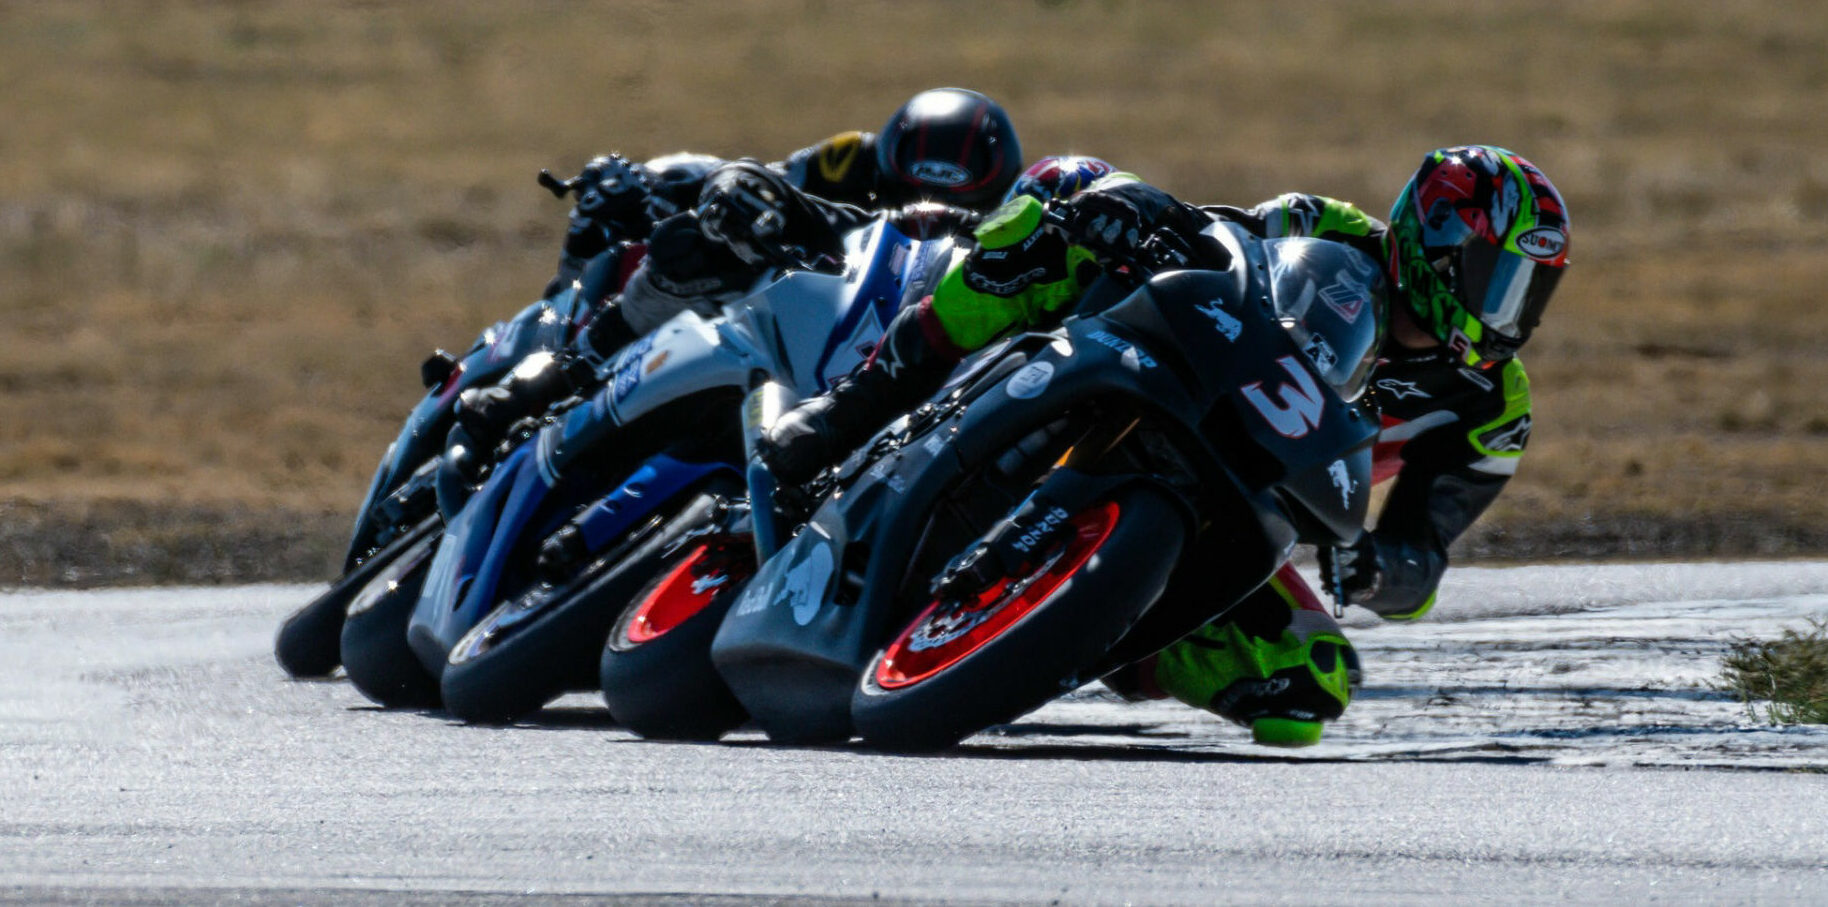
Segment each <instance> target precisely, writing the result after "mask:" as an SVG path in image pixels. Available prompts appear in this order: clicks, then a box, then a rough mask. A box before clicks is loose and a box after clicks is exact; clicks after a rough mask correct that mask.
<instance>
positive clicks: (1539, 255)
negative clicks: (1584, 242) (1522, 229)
mask: <svg viewBox="0 0 1828 907" xmlns="http://www.w3.org/2000/svg"><path fill="white" fill-rule="evenodd" d="M1567 247H1568V237H1567V236H1565V235H1564V234H1563V233H1562V232H1561V231H1560V230H1557V229H1555V228H1553V227H1537V228H1536V229H1534V230H1531V231H1529V232H1528V233H1525V234H1523V235H1522V236H1519V237H1517V248H1519V249H1522V250H1523V254H1525V255H1528V256H1530V257H1531V258H1534V259H1538V260H1540V261H1554V260H1555V259H1556V258H1558V257H1560V255H1561V252H1562V250H1563V249H1565V248H1567Z"/></svg>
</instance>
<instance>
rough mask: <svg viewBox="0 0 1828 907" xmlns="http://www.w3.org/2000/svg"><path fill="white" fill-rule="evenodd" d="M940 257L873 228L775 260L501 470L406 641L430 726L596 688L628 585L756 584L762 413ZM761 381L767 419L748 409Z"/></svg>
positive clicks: (857, 338)
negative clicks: (663, 579)
mask: <svg viewBox="0 0 1828 907" xmlns="http://www.w3.org/2000/svg"><path fill="white" fill-rule="evenodd" d="M951 248H952V244H951V241H950V240H943V239H942V240H914V239H911V238H909V237H908V236H906V235H904V234H902V233H901V232H900V231H899V230H897V229H896V227H895V226H894V225H893V224H892V223H890V221H889V220H888V219H887V218H886V217H879V218H877V219H876V220H874V221H872V222H871V223H869V224H868V225H866V226H864V227H862V228H860V229H857V230H854V231H852V232H851V233H850V234H848V235H847V236H846V237H845V238H844V251H843V257H842V261H840V262H835V263H834V262H825V263H811V262H805V261H801V260H798V259H796V258H794V257H793V256H792V255H790V254H788V253H787V252H786V250H778V253H777V255H776V256H775V257H777V258H778V259H780V261H781V263H782V264H788V265H790V266H788V267H783V268H780V269H777V270H771V271H770V272H768V273H767V274H765V275H764V276H763V277H762V278H761V279H759V280H758V281H757V283H756V285H755V286H754V288H753V289H752V290H751V291H750V292H749V293H748V294H746V295H745V296H743V297H742V298H740V299H738V300H735V301H733V302H730V303H727V304H725V305H723V306H722V307H721V308H720V310H718V311H717V312H716V313H715V316H716V317H712V318H708V319H707V318H705V317H702V316H701V315H700V314H698V313H695V312H686V313H682V314H681V315H679V316H677V317H675V318H674V319H673V320H672V321H670V322H668V323H667V324H666V325H663V326H662V327H661V328H660V329H658V330H657V331H655V332H654V333H652V334H650V335H648V336H647V337H645V338H643V339H642V340H639V341H637V342H635V343H634V344H631V345H630V346H629V347H627V348H626V349H624V350H623V351H622V352H621V353H620V354H618V356H617V357H616V358H615V359H614V360H613V362H612V365H611V369H610V375H611V377H610V378H609V380H608V381H607V382H606V383H605V385H604V386H603V387H602V389H601V390H599V391H598V392H597V393H596V394H595V395H594V396H593V397H592V398H591V400H590V401H589V402H588V403H587V404H581V405H577V406H574V407H573V408H571V409H570V410H568V411H567V412H565V413H564V414H563V415H562V416H560V417H559V418H558V419H556V420H555V421H552V422H551V423H549V424H547V425H545V426H544V427H543V428H541V429H540V430H539V431H538V433H537V435H536V436H534V437H532V438H531V439H530V442H529V443H527V444H524V445H522V446H521V447H519V448H517V449H516V450H515V451H514V452H513V453H511V454H510V455H509V457H508V458H507V460H506V461H504V462H503V463H502V465H501V466H500V467H499V468H498V469H497V470H496V471H495V472H494V473H493V474H492V475H491V476H490V477H489V480H488V482H487V483H485V484H484V486H483V487H482V488H481V489H479V490H478V491H477V492H476V493H475V495H474V497H473V498H472V499H471V501H470V503H469V504H467V505H466V506H465V507H464V509H463V511H462V512H461V513H460V514H459V515H458V517H457V518H455V519H454V520H452V522H451V523H450V525H449V526H448V527H447V529H446V533H445V541H444V543H443V544H442V545H441V546H440V547H439V548H438V550H437V553H436V554H435V556H433V557H432V558H431V562H430V565H429V578H428V579H427V580H426V582H425V583H424V589H423V592H422V593H421V594H420V595H419V597H418V601H417V604H416V606H415V608H414V610H413V613H412V615H411V617H410V620H409V622H408V624H407V628H406V639H407V644H408V645H409V646H410V648H411V650H412V652H413V653H414V654H415V655H416V656H417V659H418V664H419V666H421V667H422V668H423V669H424V670H425V672H426V674H427V676H430V677H436V678H438V679H439V687H440V692H441V698H442V701H443V704H444V707H445V709H446V710H447V711H449V712H450V713H451V714H453V715H456V716H457V717H459V718H463V719H465V720H469V721H476V722H489V723H500V722H505V721H510V720H512V719H514V718H517V717H520V716H522V715H525V714H527V713H529V712H532V711H535V710H537V709H539V708H540V707H541V706H543V705H544V704H545V703H546V702H548V701H550V700H551V699H553V698H554V697H556V696H558V695H560V694H562V693H564V692H566V691H567V690H578V689H590V688H593V687H595V686H597V684H598V680H599V673H598V659H599V656H600V655H601V653H602V650H603V643H604V639H605V637H606V635H607V634H608V632H609V629H610V624H611V622H612V621H613V620H614V619H615V618H616V617H617V615H618V614H619V613H620V610H621V609H622V607H623V605H624V604H625V603H626V602H627V601H628V600H629V599H630V597H631V596H632V595H633V594H634V593H635V592H636V591H637V590H638V589H640V588H641V586H642V585H643V584H645V583H648V582H649V581H650V580H651V579H652V578H653V577H654V576H656V575H660V574H665V573H668V572H670V571H671V570H672V569H673V568H675V567H676V566H677V565H678V564H679V563H680V562H682V561H684V560H692V559H693V558H697V560H696V561H693V563H694V566H695V567H702V566H703V565H704V563H705V561H706V558H707V557H708V555H707V554H706V552H707V551H709V550H711V549H713V548H714V549H715V550H716V552H717V553H718V554H719V555H720V557H721V558H722V559H723V560H722V561H721V562H722V563H724V564H725V569H731V570H742V569H745V568H744V565H745V564H747V565H748V566H747V568H746V569H748V570H753V563H754V556H753V554H752V553H750V548H751V544H750V542H749V536H750V531H749V520H748V519H747V511H748V506H747V501H746V494H745V492H746V491H747V490H748V489H747V487H746V482H745V476H744V470H743V468H742V464H743V463H744V462H745V459H746V453H747V452H748V451H749V449H750V448H751V447H752V446H753V442H754V439H755V437H756V436H757V433H758V432H759V430H760V425H761V420H760V416H759V413H760V409H761V408H762V407H764V406H766V407H769V408H772V409H778V408H779V407H783V406H787V405H791V403H792V402H794V400H796V399H798V397H799V396H801V395H810V394H815V393H818V392H820V391H823V390H825V389H827V388H828V387H829V386H830V384H831V382H833V381H834V380H836V379H837V378H839V377H841V376H843V375H846V374H849V373H850V371H851V370H852V369H854V368H855V367H856V366H857V365H858V364H859V363H860V362H861V361H862V359H863V357H864V356H866V355H868V354H869V353H870V351H871V350H873V349H874V347H875V344H876V342H877V340H878V339H879V338H880V337H881V334H882V331H883V329H884V328H885V327H886V326H887V324H888V322H889V321H890V320H891V319H892V318H893V317H894V315H895V313H896V312H897V311H898V310H899V309H900V307H901V306H903V305H905V304H908V303H909V302H910V301H911V300H917V299H919V298H920V296H922V295H925V294H926V293H927V292H930V290H931V284H932V282H933V281H935V280H937V278H938V277H939V276H940V275H942V274H943V273H944V270H945V267H946V265H947V264H948V262H949V257H950V251H951ZM763 382H768V383H767V384H766V386H767V387H768V388H770V391H769V393H770V394H772V396H770V397H769V398H768V399H767V400H766V401H764V400H763V399H762V397H761V396H759V395H758V394H757V393H755V392H753V390H752V389H754V388H756V387H757V386H758V385H760V384H762V383H763ZM561 466H562V467H563V468H561ZM580 467H585V468H580ZM605 489H607V491H608V493H607V494H604V490H605ZM593 501H594V502H593ZM586 503H587V504H588V505H589V506H582V505H583V504H586ZM580 508H582V509H580ZM713 536H715V538H713ZM701 572H702V571H701ZM745 575H746V574H745ZM727 579H728V577H724V578H723V579H719V578H717V577H712V576H708V575H707V576H701V577H699V578H698V580H697V585H698V587H699V588H700V589H714V588H715V587H717V586H718V585H720V584H722V583H723V582H725V581H726V580H727ZM702 652H703V647H702V646H701V647H699V653H700V657H701V658H702Z"/></svg>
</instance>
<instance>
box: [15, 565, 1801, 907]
mask: <svg viewBox="0 0 1828 907" xmlns="http://www.w3.org/2000/svg"><path fill="white" fill-rule="evenodd" d="M314 591H315V589H313V588H310V587H300V586H263V587H251V588H242V589H210V590H196V589H170V590H156V591H145V590H141V591H126V592H98V593H72V592H54V593H41V592H12V593H0V903H53V904H86V903H131V904H164V903H180V904H198V903H203V904H208V903H385V904H397V903H423V904H447V903H467V904H492V903H496V902H505V901H511V900H521V899H524V898H526V897H527V896H529V895H532V896H534V897H535V898H538V899H545V900H556V901H569V900H576V901H579V902H583V901H593V902H596V901H603V900H626V901H629V902H642V903H703V902H720V901H722V902H731V903H738V902H740V903H751V902H758V901H759V902H770V903H819V902H848V901H854V900H871V901H875V902H877V903H903V902H949V903H976V902H1010V901H1012V902H1024V903H1037V902H1038V903H1047V902H1050V901H1056V900H1057V901H1059V902H1062V903H1122V902H1133V903H1149V904H1153V903H1212V902H1279V901H1289V902H1301V903H1309V902H1316V901H1342V900H1350V901H1353V902H1357V903H1373V904H1376V903H1404V904H1407V903H1417V902H1444V901H1452V902H1462V901H1465V900H1468V899H1477V900H1480V901H1485V902H1499V903H1540V902H1543V901H1547V900H1573V901H1576V902H1594V901H1602V900H1603V901H1609V902H1621V901H1622V902H1626V903H1637V902H1646V901H1670V902H1677V903H1691V902H1698V901H1700V902H1709V903H1717V902H1761V903H1791V902H1795V903H1828V728H1770V727H1766V726H1762V725H1760V724H1758V723H1757V722H1756V721H1755V720H1754V719H1752V718H1751V717H1750V716H1748V714H1747V712H1746V710H1745V708H1744V707H1743V706H1741V705H1739V704H1738V703H1736V702H1734V701H1732V700H1731V699H1730V698H1728V697H1726V696H1724V695H1723V694H1721V693H1719V692H1717V691H1715V690H1713V689H1712V688H1711V686H1710V684H1711V682H1712V680H1713V678H1714V677H1715V676H1716V674H1717V671H1718V665H1719V657H1720V654H1721V653H1722V652H1723V651H1724V650H1725V649H1726V647H1727V645H1728V644H1729V642H1730V640H1731V639H1732V638H1734V637H1735V636H1744V635H1753V636H1765V635H1771V634H1774V633H1775V632H1777V630H1778V629H1779V628H1781V627H1786V626H1797V625H1800V624H1801V623H1802V622H1803V621H1804V620H1805V619H1807V618H1809V617H1823V616H1828V563H1783V564H1751V565H1700V566H1678V565H1661V566H1637V567H1632V566H1625V567H1529V568H1516V569H1509V570H1472V569H1465V570H1456V571H1454V573H1453V574H1452V575H1451V576H1450V582H1449V584H1448V586H1447V587H1446V588H1445V590H1444V592H1443V596H1442V603H1441V605H1440V606H1439V607H1438V608H1437V609H1436V611H1437V614H1435V615H1433V616H1432V617H1431V619H1430V620H1429V621H1425V622H1423V623H1420V624H1415V625H1405V626H1397V625H1377V624H1375V623H1373V622H1371V621H1370V620H1368V619H1353V620H1352V621H1350V622H1349V624H1348V626H1349V629H1350V632H1351V633H1352V635H1353V638H1354V639H1355V640H1356V641H1357V643H1358V645H1359V647H1360V650H1361V652H1362V653H1363V654H1364V657H1365V660H1366V662H1367V665H1368V670H1369V672H1370V673H1369V676H1368V678H1367V687H1366V689H1365V691H1364V693H1363V695H1362V696H1361V697H1360V699H1359V700H1358V701H1357V702H1355V703H1354V706H1353V709H1352V711H1351V712H1350V713H1348V715H1347V717H1346V719H1345V720H1343V721H1342V722H1340V723H1339V724H1338V725H1336V726H1335V727H1333V728H1332V729H1331V730H1330V731H1329V734H1328V739H1327V740H1326V741H1325V742H1323V743H1322V744H1321V745H1320V746H1317V747H1314V748H1311V749H1307V750H1301V751H1293V752H1285V751H1277V750H1270V749H1264V748H1260V747H1256V746H1253V745H1251V744H1250V743H1249V742H1248V740H1247V738H1246V737H1245V736H1244V735H1243V734H1242V733H1241V732H1240V731H1238V730H1237V729H1235V728H1232V727H1229V726H1227V725H1223V724H1221V723H1219V722H1216V721H1214V720H1212V719H1210V718H1209V717H1206V716H1203V715H1201V714H1200V713H1197V712H1193V711H1191V710H1188V709H1185V708H1182V707H1180V706H1176V705H1173V704H1171V703H1153V704H1146V705H1131V704H1125V703H1121V702H1118V701H1116V700H1114V699H1112V698H1110V697H1108V696H1106V695H1103V694H1101V693H1099V692H1097V691H1096V690H1095V689H1094V690H1087V691H1082V692H1081V693H1079V694H1075V696H1073V697H1072V698H1070V699H1068V700H1065V701H1062V702H1059V703H1056V704H1054V705H1051V706H1049V707H1048V708H1046V709H1043V710H1041V711H1039V712H1037V713H1035V714H1033V715H1030V716H1028V717H1026V718H1024V719H1023V720H1022V721H1021V722H1019V723H1017V724H1014V725H1011V726H1008V727H1004V728H1000V729H997V730H995V731H993V732H991V733H987V734H983V735H979V736H977V737H974V738H972V739H971V740H969V741H967V742H966V744H965V745H964V746H962V747H960V748H959V749H957V750H956V751H953V752H949V753H945V754H942V755H936V756H924V757H901V756H888V755H881V754H877V753H873V752H869V751H865V750H860V749H850V748H838V749H831V748H827V749H796V748H784V747H775V746H772V745H769V744H768V743H767V742H766V741H765V740H763V739H762V738H761V737H760V736H758V735H756V734H754V733H749V732H745V733H740V734H738V735H736V736H735V737H733V738H732V739H731V740H730V741H727V742H725V743H723V744H721V745H679V744H656V743H648V742H644V741H640V740H637V739H635V738H634V737H632V736H630V735H628V734H626V733H624V732H622V731H619V730H617V729H616V728H615V727H614V726H613V724H611V723H610V722H609V721H608V719H607V717H606V716H605V715H604V713H603V712H601V711H600V710H599V709H597V708H596V707H595V706H594V703H593V700H592V699H591V698H590V697H588V696H583V695H578V696H571V697H567V698H565V699H562V700H560V701H559V702H558V703H556V704H555V706H554V707H552V708H549V709H547V711H546V712H544V713H542V714H541V715H540V716H538V718H537V719H536V720H534V721H531V722H528V723H526V724H524V725H521V726H517V727H513V728H472V727H465V726H462V725H459V724H457V723H454V722H452V721H450V720H448V719H447V718H445V717H444V716H442V715H438V714H434V713H390V712H384V711H380V710H377V709H374V708H372V707H370V706H369V705H368V704H367V703H366V702H365V701H364V700H363V699H362V698H361V697H360V695H359V694H357V693H356V692H355V690H354V689H352V688H351V687H350V686H349V685H348V684H346V683H343V682H337V681H331V682H321V683H301V682H292V681H288V680H286V679H284V678H283V677H282V676H281V674H280V672H279V670H278V668H276V667H275V666H274V664H273V663H272V660H271V655H270V651H269V648H270V643H271V638H272V633H273V630H274V628H275V627H276V626H277V624H278V622H279V620H280V618H281V617H282V616H283V615H285V614H286V613H288V612H289V611H290V610H291V609H292V608H294V607H296V606H297V605H298V604H300V603H302V602H303V601H304V600H306V599H307V598H308V597H309V596H310V595H311V594H313V593H314Z"/></svg>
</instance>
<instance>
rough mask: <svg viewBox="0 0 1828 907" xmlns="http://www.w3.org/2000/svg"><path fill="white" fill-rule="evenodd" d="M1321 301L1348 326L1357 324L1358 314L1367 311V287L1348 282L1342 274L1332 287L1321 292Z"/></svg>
mask: <svg viewBox="0 0 1828 907" xmlns="http://www.w3.org/2000/svg"><path fill="white" fill-rule="evenodd" d="M1320 301H1321V302H1324V303H1326V304H1327V308H1329V309H1332V310H1333V311H1335V312H1338V313H1339V317H1341V318H1343V319H1345V321H1346V323H1347V324H1356V323H1357V322H1358V314H1359V313H1360V312H1363V311H1364V310H1365V285H1364V284H1362V283H1356V282H1353V281H1349V280H1347V279H1346V276H1345V275H1344V274H1343V273H1342V274H1340V275H1339V278H1338V279H1337V280H1335V281H1334V282H1333V283H1332V285H1330V286H1328V287H1326V288H1325V289H1323V290H1321V291H1320Z"/></svg>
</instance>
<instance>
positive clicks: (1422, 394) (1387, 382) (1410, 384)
mask: <svg viewBox="0 0 1828 907" xmlns="http://www.w3.org/2000/svg"><path fill="white" fill-rule="evenodd" d="M1373 383H1374V384H1376V385H1377V389H1378V390H1380V391H1383V392H1384V393H1386V394H1389V395H1390V399H1392V400H1407V399H1409V398H1410V397H1419V398H1421V399H1423V400H1431V399H1433V398H1434V395H1432V394H1430V393H1428V392H1427V391H1425V390H1422V389H1421V388H1419V387H1416V386H1415V382H1414V381H1404V380H1403V379H1401V378H1379V379H1378V380H1377V381H1375V382H1373Z"/></svg>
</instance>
